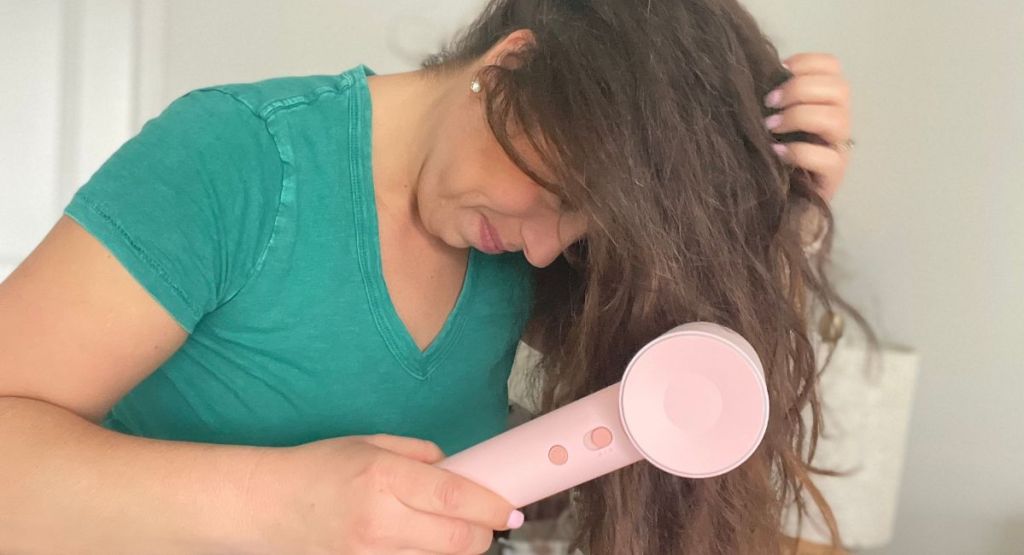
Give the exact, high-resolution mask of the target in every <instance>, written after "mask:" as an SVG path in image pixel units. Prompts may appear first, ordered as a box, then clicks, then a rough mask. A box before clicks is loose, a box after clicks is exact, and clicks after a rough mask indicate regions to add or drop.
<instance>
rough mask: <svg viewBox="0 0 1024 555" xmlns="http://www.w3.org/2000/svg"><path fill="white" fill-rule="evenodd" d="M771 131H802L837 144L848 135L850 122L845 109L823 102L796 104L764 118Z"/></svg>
mask: <svg viewBox="0 0 1024 555" xmlns="http://www.w3.org/2000/svg"><path fill="white" fill-rule="evenodd" d="M773 122H776V125H775V126H773V127H771V128H770V130H771V132H772V133H775V134H779V133H789V132H791V131H804V132H807V133H813V134H815V135H818V136H819V137H821V138H822V139H824V140H825V141H827V142H829V143H830V144H838V143H841V142H843V141H845V140H846V139H847V137H849V136H850V122H849V119H848V117H847V115H846V110H844V109H843V108H841V107H839V106H831V105H823V104H798V105H796V106H790V107H789V108H786V109H785V110H783V111H781V112H779V113H777V114H773V115H771V116H768V117H767V118H765V125H770V124H771V123H773Z"/></svg>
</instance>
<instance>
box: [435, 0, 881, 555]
mask: <svg viewBox="0 0 1024 555" xmlns="http://www.w3.org/2000/svg"><path fill="white" fill-rule="evenodd" d="M519 29H528V30H530V31H531V32H532V33H533V37H534V40H533V41H532V42H531V43H530V45H529V46H528V47H526V48H524V49H522V50H521V51H519V52H516V53H515V54H514V55H515V56H516V57H517V58H518V61H517V63H516V64H514V67H511V68H510V67H509V66H508V65H507V64H502V65H492V66H488V67H486V68H485V71H484V72H482V73H481V75H480V77H481V80H482V83H483V85H484V87H485V88H486V103H487V117H488V120H489V123H490V126H491V128H492V129H493V131H494V134H495V136H496V137H497V139H498V140H499V142H500V143H501V144H502V146H503V147H504V149H505V151H506V152H507V153H508V155H509V156H510V158H511V159H512V160H513V161H515V162H516V163H517V164H518V165H519V167H521V168H522V169H523V171H524V172H526V173H527V174H528V175H530V177H532V178H533V179H535V180H536V181H537V182H538V183H540V184H541V185H543V186H544V187H546V188H548V189H550V190H551V191H554V192H556V193H557V194H558V195H559V196H560V197H561V198H562V199H563V201H564V202H565V203H566V205H568V206H570V207H572V208H574V209H578V210H581V211H583V213H584V214H585V215H586V216H587V217H588V219H589V221H590V222H591V224H592V225H591V227H590V229H589V231H588V234H587V235H586V237H585V239H584V240H582V241H580V242H578V243H576V244H575V245H573V247H571V248H570V250H568V251H566V253H564V255H563V256H562V257H559V258H558V259H557V260H556V261H555V263H553V264H552V265H551V266H549V267H547V268H544V269H539V270H536V272H535V276H536V295H535V306H534V308H533V313H532V316H531V319H530V322H529V323H528V325H527V333H526V337H527V339H528V343H529V344H530V345H532V346H533V347H535V348H536V349H537V350H538V351H540V352H541V353H542V354H543V359H542V360H541V362H540V364H539V366H538V367H537V369H538V373H537V375H538V376H539V377H540V379H541V385H540V387H541V388H542V391H543V395H542V407H541V408H542V410H544V411H548V410H552V409H554V408H557V407H559V406H562V405H564V404H566V403H569V402H571V401H573V400H576V399H578V398H580V397H583V396H585V395H587V394H590V393H593V392H594V391H597V390H599V389H601V388H604V387H606V386H608V385H610V384H612V383H614V382H616V381H618V380H619V379H621V377H622V372H623V370H624V368H625V366H626V364H627V363H628V362H629V360H630V358H631V357H632V356H633V354H634V353H636V351H637V350H638V349H639V348H640V347H642V346H643V345H644V344H646V343H647V342H648V341H650V340H651V339H653V338H655V337H657V336H658V335H660V334H661V333H664V332H665V331H667V330H668V329H671V328H672V327H674V326H676V325H678V324H680V323H684V322H689V321H696V320H703V321H711V322H716V323H719V324H722V325H724V326H727V327H729V328H731V329H733V330H735V331H737V332H738V333H740V334H741V335H743V336H744V337H745V338H746V339H747V340H748V341H750V343H751V344H752V345H753V346H754V348H755V350H756V351H757V353H758V355H759V356H760V358H761V360H762V362H763V365H764V369H765V378H766V381H767V385H768V390H769V395H770V397H771V406H770V424H769V427H768V430H767V432H766V434H765V437H764V440H763V442H762V444H761V446H760V447H759V449H758V450H757V451H756V452H755V453H754V455H753V456H752V457H751V458H750V459H748V460H747V461H746V462H745V463H744V464H743V465H741V466H740V467H739V468H737V469H735V470H733V471H731V472H729V473H727V474H725V475H722V476H718V477H714V478H708V479H700V480H691V479H684V478H680V477H676V476H673V475H669V474H667V473H664V472H661V471H659V470H657V469H656V468H654V467H653V466H652V465H650V464H648V463H646V462H641V463H638V464H635V465H632V466H629V467H627V468H624V469H622V470H619V471H617V472H615V473H612V474H609V475H607V476H605V477H603V478H600V479H598V480H595V481H592V482H590V483H587V484H584V485H582V486H580V487H578V488H576V489H575V490H574V492H573V493H574V500H575V505H576V510H577V515H578V523H579V526H578V530H577V535H576V537H575V545H574V547H580V548H581V549H583V550H585V551H588V552H590V553H593V554H616V555H617V554H632V553H650V554H670V553H671V554H675V553H693V554H712V553H716V554H717V553H722V554H736V553H773V554H774V553H779V552H780V551H781V550H782V549H783V546H784V536H783V535H782V530H781V528H782V526H781V524H780V522H781V516H782V514H783V510H784V508H785V507H786V506H787V505H789V504H795V506H796V507H797V508H798V511H799V514H800V515H801V516H802V515H804V514H805V513H806V512H807V507H806V503H805V502H804V495H803V494H808V495H809V496H810V497H811V498H812V499H813V500H814V502H815V504H816V505H817V507H818V509H819V510H820V511H821V513H822V514H823V515H824V517H825V520H826V521H827V524H828V525H829V527H830V529H831V531H832V539H833V544H834V545H836V546H838V545H839V544H840V541H841V540H840V538H839V534H838V530H837V529H836V525H835V520H834V518H833V517H832V514H831V511H830V510H829V508H828V504H827V502H826V501H825V500H824V499H823V498H822V496H821V495H820V493H819V492H818V490H817V489H816V488H815V487H814V484H813V483H812V482H811V480H810V474H811V473H816V472H820V473H829V471H825V470H823V469H817V468H815V467H813V466H812V465H811V460H812V459H813V455H814V447H815V443H816V441H817V438H818V437H819V436H820V434H821V407H820V398H819V390H818V379H819V372H820V371H821V370H823V369H824V366H827V359H828V358H830V357H826V361H825V364H824V365H822V366H823V367H822V368H821V369H820V370H819V368H818V362H819V361H818V357H817V355H816V353H815V347H814V344H812V340H811V333H810V331H809V320H810V319H811V314H812V306H819V307H823V308H824V310H826V311H839V310H840V309H841V310H842V311H844V312H846V313H847V314H850V315H852V316H853V318H854V319H855V320H856V322H857V323H858V324H859V325H860V327H861V328H862V329H863V330H864V331H865V332H867V333H866V336H867V337H868V339H869V341H870V344H871V345H872V346H874V347H875V348H877V340H876V339H875V335H874V334H873V332H871V329H870V327H869V326H868V324H867V322H865V321H864V319H863V318H862V317H861V315H860V314H859V313H858V312H857V311H856V310H855V309H854V308H853V307H851V306H849V305H848V304H847V303H846V302H845V301H843V300H842V299H841V298H840V297H839V296H838V294H837V293H836V292H835V291H834V289H833V287H832V285H831V284H830V282H829V279H828V277H827V275H826V268H827V267H828V262H829V252H830V250H831V245H832V236H833V234H834V230H835V226H834V225H833V219H832V213H831V212H830V210H829V207H828V204H827V203H826V202H824V201H823V200H822V199H821V198H820V197H819V196H818V194H817V193H816V192H815V185H814V184H813V182H812V180H811V176H810V175H809V174H808V173H807V172H805V171H803V170H800V169H796V168H793V167H790V166H787V165H786V164H785V163H784V162H783V161H782V160H780V158H779V157H778V156H777V155H776V154H775V153H774V151H773V150H772V148H771V145H772V143H773V142H774V140H773V137H772V135H771V133H770V132H769V131H768V130H767V129H766V128H765V127H764V125H763V123H762V120H763V118H764V117H765V116H766V115H767V114H768V113H769V112H767V109H766V108H765V107H764V106H763V103H762V98H763V97H764V96H765V95H766V94H767V93H768V92H769V91H770V90H772V89H773V88H774V87H775V86H777V85H778V84H779V83H780V82H781V81H783V80H785V78H786V77H787V76H788V72H786V70H785V68H784V67H783V66H782V65H781V63H780V61H779V56H778V52H777V50H776V49H775V47H774V46H773V45H772V43H771V41H770V40H769V39H768V38H767V37H766V36H765V35H764V34H763V33H762V31H761V30H760V29H759V27H758V25H757V23H756V22H755V21H754V19H753V17H752V16H751V15H750V14H749V13H748V12H747V11H746V9H745V8H743V7H742V6H741V5H740V4H739V2H737V1H736V0H648V1H644V2H629V1H624V0H494V1H492V2H490V3H489V4H488V5H487V6H486V8H485V9H484V11H483V13H482V14H480V16H479V17H478V18H477V19H476V20H475V21H474V22H473V23H472V24H471V25H470V26H468V27H467V28H465V29H464V30H463V31H462V32H461V33H460V34H459V35H458V36H457V37H456V38H455V40H454V41H452V42H451V44H449V45H448V46H447V47H445V48H443V49H442V50H441V51H440V52H439V53H437V54H435V55H433V56H431V57H430V58H428V59H427V60H426V61H424V62H423V67H424V68H426V69H428V70H431V71H442V72H443V71H446V70H451V69H459V68H463V67H465V66H466V65H467V64H469V63H472V62H474V61H475V60H477V59H479V57H480V56H482V55H484V54H485V53H486V52H487V51H488V50H489V48H490V47H492V46H493V45H494V44H496V43H497V42H498V41H500V40H501V39H503V38H504V37H506V36H507V35H508V34H510V33H511V32H513V31H516V30H519ZM519 129H521V130H529V131H530V132H529V133H528V135H529V139H530V143H531V146H532V147H533V148H534V149H536V151H537V152H539V153H540V157H541V160H542V163H543V164H544V165H545V167H547V168H553V169H554V174H555V178H554V179H553V180H552V179H545V178H544V177H543V176H542V175H540V173H539V172H537V171H535V170H536V168H531V167H530V165H529V164H527V163H526V162H525V160H524V157H523V156H522V155H521V154H520V153H519V152H517V150H516V148H514V146H513V141H512V140H511V136H512V135H513V134H514V132H515V130H519ZM808 214H811V215H813V216H816V217H818V218H820V219H821V220H822V221H826V222H827V223H828V226H829V232H828V234H827V235H826V236H825V239H824V242H823V244H822V247H821V249H820V251H819V252H818V254H817V255H815V256H813V257H809V256H808V255H806V254H805V252H804V250H803V248H802V247H803V245H804V244H806V242H807V238H806V232H805V230H806V225H805V223H804V222H806V221H807V215H808ZM815 302H817V303H819V304H818V305H815ZM808 404H809V405H810V410H809V412H810V414H811V415H812V418H811V419H810V422H807V421H806V419H805V418H802V417H801V413H802V412H807V411H804V410H803V409H804V408H805V407H807V406H808ZM807 444H809V445H810V448H809V451H808V449H807V448H806V445H807ZM801 446H804V447H801Z"/></svg>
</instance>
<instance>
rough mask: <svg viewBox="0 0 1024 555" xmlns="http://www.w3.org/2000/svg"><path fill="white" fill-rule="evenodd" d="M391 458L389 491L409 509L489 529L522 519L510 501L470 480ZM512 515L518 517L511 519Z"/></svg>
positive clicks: (445, 471) (518, 522)
mask: <svg viewBox="0 0 1024 555" xmlns="http://www.w3.org/2000/svg"><path fill="white" fill-rule="evenodd" d="M393 462H394V466H393V467H392V468H391V473H392V474H391V478H390V483H391V488H392V493H393V494H394V495H395V497H397V498H398V500H399V501H401V502H402V503H404V504H405V505H406V506H408V507H410V508H412V509H416V510H418V511H423V512H427V513H432V514H436V515H441V516H447V517H452V518H459V519H462V520H468V521H470V522H475V523H477V524H480V525H483V526H487V527H488V528H490V529H492V530H506V529H508V528H509V526H510V524H511V525H515V526H518V524H521V523H522V513H518V511H515V507H514V506H513V505H512V504H511V503H509V502H508V501H506V500H505V499H504V498H502V497H501V496H500V495H498V494H497V493H494V492H493V491H491V490H489V489H487V488H485V487H483V486H481V485H479V484H477V483H475V482H473V481H471V480H468V479H466V478H464V477H462V476H459V475H458V474H455V473H452V472H449V471H447V470H444V469H441V468H437V467H434V466H430V465H424V464H421V463H418V462H415V461H410V460H408V459H399V460H396V461H393ZM513 511H515V513H518V515H516V514H515V513H513ZM513 515H515V516H516V518H517V519H518V521H516V522H513V521H512V520H511V517H513Z"/></svg>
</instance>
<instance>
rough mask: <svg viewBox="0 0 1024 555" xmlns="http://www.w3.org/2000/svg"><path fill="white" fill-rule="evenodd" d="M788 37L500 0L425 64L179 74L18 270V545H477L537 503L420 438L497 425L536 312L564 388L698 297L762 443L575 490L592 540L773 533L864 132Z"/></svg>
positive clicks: (538, 0)
mask: <svg viewBox="0 0 1024 555" xmlns="http://www.w3.org/2000/svg"><path fill="white" fill-rule="evenodd" d="M789 69H790V70H791V72H792V75H793V77H792V78H791V79H788V80H786V81H785V83H784V84H783V85H782V86H781V87H779V88H778V89H777V92H774V93H771V91H772V89H773V88H774V86H775V85H777V84H779V82H780V81H782V79H779V76H780V75H782V76H785V75H786V74H785V73H784V69H783V67H781V66H780V64H779V61H778V57H777V54H776V52H775V50H774V48H773V47H772V46H771V45H770V43H769V42H768V41H767V40H766V39H765V38H764V37H763V36H762V35H761V33H760V31H759V30H758V28H757V26H756V24H755V23H754V21H753V20H752V19H751V17H750V16H749V15H748V14H747V13H746V12H745V11H744V10H743V9H742V8H741V7H740V6H739V5H738V4H737V3H736V2H734V1H731V0H694V1H688V2H680V1H669V0H662V1H651V2H646V3H643V2H642V3H639V4H636V5H634V4H633V3H628V2H617V1H614V0H605V1H602V0H594V1H590V2H583V1H576V2H570V1H565V0H496V1H494V2H492V3H491V4H490V5H488V7H487V8H486V9H485V11H484V12H483V13H482V14H481V16H480V17H479V18H478V19H477V21H476V22H475V23H474V24H473V25H472V26H470V27H469V28H468V29H467V30H466V32H465V33H463V35H462V36H461V37H460V38H459V39H458V40H456V41H455V42H454V43H453V44H452V45H451V47H450V48H449V49H446V50H445V51H443V52H442V53H440V54H438V55H437V56H434V57H432V58H431V59H429V60H427V62H426V63H425V64H424V67H423V68H422V69H421V70H419V71H415V72H409V73H402V74H396V75H376V74H375V73H374V72H373V71H372V70H370V69H369V68H368V67H366V66H362V65H361V66H358V67H355V68H352V69H350V70H348V71H346V72H344V73H342V74H340V75H333V76H307V77H286V78H280V79H272V80H267V81H261V82H258V83H236V84H230V85H222V86H213V87H207V88H204V89H199V90H196V91H192V92H190V93H189V94H187V95H184V96H182V97H181V98H179V99H177V100H176V101H175V102H173V103H172V104H171V105H170V106H169V107H168V108H167V109H166V110H165V111H164V112H163V113H162V114H161V115H160V116H159V117H157V118H155V119H154V120H151V121H150V122H148V123H147V125H146V126H145V127H144V128H143V130H142V131H141V132H140V133H139V135H138V136H136V137H134V138H133V139H131V140H130V141H128V142H127V143H126V144H125V145H123V146H122V148H121V149H119V150H118V152H117V153H115V154H114V155H113V156H112V157H111V158H110V159H109V160H108V161H107V162H106V163H105V164H104V165H103V167H102V168H101V169H100V170H99V171H98V172H97V173H96V174H95V175H93V176H92V178H91V179H90V180H89V182H88V183H86V184H85V185H84V186H83V187H82V188H81V189H80V190H79V192H78V193H77V194H76V196H75V198H74V199H73V200H72V202H71V203H70V204H69V205H68V207H67V209H66V215H65V217H63V218H62V219H61V220H60V221H59V222H58V223H57V224H56V226H55V227H54V229H53V230H52V231H51V233H50V234H49V235H48V236H47V237H46V238H45V239H44V241H43V242H42V243H41V244H40V245H39V247H38V248H37V249H36V250H35V251H34V252H33V253H32V254H31V256H29V258H28V259H27V260H26V261H25V262H24V263H23V264H22V265H21V266H20V267H19V268H18V269H17V270H16V271H15V272H14V273H13V274H12V275H11V276H10V278H9V279H8V280H7V281H6V282H4V284H3V285H2V288H0V395H2V396H3V397H2V398H0V413H2V415H3V417H2V418H0V443H2V445H3V451H4V453H5V456H4V457H3V458H2V459H0V491H3V495H2V496H0V538H3V539H2V540H0V543H2V545H0V551H5V552H7V551H13V552H90V551H96V552H105V553H109V552H136V553H138V552H146V553H153V552H164V551H166V552H245V553H300V552H316V553H320V552H330V553H479V552H482V551H484V550H485V549H486V548H487V547H488V545H489V544H490V542H491V538H492V534H493V531H494V530H505V529H508V528H511V527H516V526H518V525H520V524H521V523H522V513H520V512H518V511H515V510H514V509H515V508H514V507H512V506H511V505H509V504H508V503H507V502H506V501H505V500H504V499H502V498H500V497H499V496H498V495H496V494H495V493H493V492H490V491H487V490H485V489H483V488H481V487H479V486H476V485H475V484H473V483H471V482H468V481H466V480H464V479H461V478H459V477H458V476H455V475H452V474H449V473H447V472H445V471H442V470H439V469H437V468H435V467H433V466H432V465H431V463H434V462H436V461H438V460H440V459H441V458H442V457H443V456H444V455H445V454H451V453H453V452H456V451H458V450H460V449H462V448H465V447H468V446H469V445H472V444H474V443H477V442H479V441H482V440H484V439H486V438H487V437H490V436H492V435H494V434H496V433H499V432H500V431H502V429H503V427H504V423H505V417H506V412H507V398H506V396H507V392H506V385H505V383H506V378H507V376H508V371H509V369H510V365H511V363H512V357H513V353H514V350H515V346H516V344H517V342H518V341H519V339H520V338H521V337H522V338H523V339H524V340H525V341H526V342H527V343H528V344H530V345H532V346H534V347H535V348H537V349H538V350H539V351H540V352H541V353H543V354H544V355H545V358H544V362H543V364H542V366H541V369H542V370H544V372H543V387H544V391H545V395H544V401H545V408H546V409H550V408H553V407H555V406H558V405H560V404H564V403H565V402H568V401H570V400H572V399H575V398H578V397H580V396H583V395H585V394H587V393H589V392H592V391H594V390H596V389H598V388H600V387H603V386H605V385H607V384H609V383H612V382H613V381H615V380H617V379H619V377H620V375H621V371H622V369H623V368H624V366H625V363H626V362H627V361H628V358H629V357H630V356H631V354H632V353H633V352H635V350H636V349H637V348H638V347H639V346H641V345H642V344H644V343H645V342H646V341H648V340H650V339H651V338H653V337H654V336H656V335H658V334H660V333H662V332H664V331H665V330H667V329H669V328H671V327H673V326H674V325H677V324H678V323H681V322H686V321H691V320H709V321H715V322H718V323H721V324H723V325H726V326H729V327H731V328H732V329H734V330H736V331H738V332H739V333H741V334H742V335H744V336H745V337H746V338H747V339H748V340H750V342H751V343H752V344H753V345H754V346H755V348H756V349H757V350H758V353H759V354H760V356H761V358H762V359H763V361H764V364H765V369H766V379H767V383H768V386H769V389H770V395H771V399H772V407H771V411H772V415H771V424H770V426H769V429H768V432H767V434H766V436H765V439H764V442H763V444H762V446H761V448H760V449H759V450H758V451H757V452H756V453H755V454H754V456H753V457H752V458H751V459H750V460H749V461H748V462H747V463H745V464H744V465H743V466H742V467H740V468H738V469H736V470H735V471H733V472H731V473H729V474H727V475H725V476H722V477H718V478H713V479H707V480H700V481H691V480H683V479H679V478H675V477H672V476H669V475H666V474H664V473H660V472H658V471H656V470H654V469H653V468H651V467H650V466H649V465H646V464H638V465H634V466H633V467H630V468H628V469H626V470H623V471H621V472H618V473H615V474H613V475H611V476H608V477H605V478H603V479H601V480H597V481H595V482H593V483H590V484H587V485H585V486H584V487H581V488H579V491H578V493H579V495H578V499H577V501H578V504H579V507H578V509H579V514H580V516H581V526H580V535H579V538H578V540H579V541H580V545H581V546H582V547H583V548H584V549H586V550H588V551H589V552H590V553H659V554H660V553H680V552H687V553H739V552H743V553H752V552H761V551H763V552H765V553H768V552H773V553H774V552H778V548H779V542H780V537H779V531H778V529H779V525H778V522H779V511H780V508H781V507H782V505H783V504H784V503H785V502H786V500H787V499H789V498H790V497H791V496H792V495H793V494H794V493H795V492H799V490H800V488H801V487H811V488H813V486H811V484H810V483H809V482H808V481H807V471H808V468H809V467H808V465H807V464H806V463H805V462H804V461H802V459H801V456H800V454H799V451H798V450H797V448H796V446H797V445H800V444H801V443H800V442H802V441H803V440H804V438H805V435H806V434H805V425H804V423H803V422H801V421H800V420H799V411H800V409H801V408H802V407H804V406H805V405H806V404H807V403H811V406H812V407H813V408H814V409H815V415H816V412H817V394H816V389H815V384H816V380H815V377H816V376H815V371H816V368H815V360H814V355H813V352H812V350H811V348H810V344H809V340H808V332H807V314H808V312H807V310H808V304H809V303H808V302H807V301H808V298H807V297H806V295H807V294H808V293H810V294H813V296H814V297H813V298H815V299H817V300H819V301H821V302H823V303H824V304H825V306H827V307H830V306H832V305H833V304H842V303H841V301H840V300H839V299H838V298H837V297H836V295H835V293H834V292H833V291H832V289H831V288H830V286H829V283H828V281H827V279H826V277H825V276H824V275H823V273H822V268H823V264H824V261H825V258H826V256H827V252H828V249H829V245H830V243H831V234H828V235H826V236H825V239H824V242H823V248H822V250H821V251H819V255H818V256H817V257H816V258H814V259H813V261H815V265H813V266H812V264H811V262H812V260H809V259H807V258H805V253H804V252H803V246H805V245H806V243H807V241H806V237H805V236H804V235H806V233H805V230H806V227H805V226H804V227H802V226H803V224H802V223H801V222H803V221H804V220H805V218H804V215H805V214H811V215H816V216H820V217H821V218H822V219H823V220H824V221H826V222H829V223H830V222H831V214H830V212H829V210H828V205H827V203H826V201H827V200H828V199H829V198H831V196H832V195H833V194H834V192H835V190H836V187H837V185H838V183H839V181H840V180H841V179H842V175H843V172H844V171H845V167H846V163H847V159H846V155H845V151H843V150H842V149H839V148H838V147H837V146H836V145H839V144H842V143H843V142H844V141H846V140H847V139H848V138H849V137H848V131H849V130H848V95H847V91H846V84H845V81H844V80H843V78H842V76H841V75H840V73H839V67H838V64H837V63H836V62H835V60H834V59H833V58H832V57H830V56H827V55H816V54H806V55H799V56H795V57H793V58H790V59H789ZM766 99H770V100H773V101H774V104H775V106H774V109H772V108H771V107H768V106H765V105H764V102H766V101H767V100H766ZM779 110H781V111H779ZM776 111H779V114H780V117H777V118H769V119H770V120H777V121H771V122H770V123H777V124H776V125H775V126H774V127H770V128H768V127H766V124H765V121H764V120H763V118H764V116H766V115H768V114H771V113H773V112H776ZM795 131H804V132H808V133H813V134H816V135H818V136H819V137H821V139H823V141H824V142H825V143H827V145H831V146H832V148H829V146H823V145H822V144H814V143H812V142H795V143H790V144H789V145H788V148H787V149H786V150H785V151H784V152H781V153H778V154H777V149H779V148H780V145H779V144H778V143H776V142H775V141H774V140H773V136H772V134H773V133H776V134H779V133H787V132H795ZM520 251H521V252H520ZM844 306H845V305H844ZM817 434H818V429H817V418H815V420H814V423H813V426H812V428H811V438H812V439H813V438H814V437H816V436H817ZM823 506H824V505H823ZM826 513H827V511H826ZM55 532H56V533H55Z"/></svg>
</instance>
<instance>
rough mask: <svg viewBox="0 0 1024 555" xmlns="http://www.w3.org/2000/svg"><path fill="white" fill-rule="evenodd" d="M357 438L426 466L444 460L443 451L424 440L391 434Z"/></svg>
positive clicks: (434, 444)
mask: <svg viewBox="0 0 1024 555" xmlns="http://www.w3.org/2000/svg"><path fill="white" fill-rule="evenodd" d="M359 438H360V439H362V440H363V441H365V442H366V443H369V444H371V445H375V446H377V447H380V448H381V449H385V450H387V451H391V452H392V453H395V454H397V455H401V456H403V457H407V458H410V459H414V460H417V461H420V462H424V463H427V464H433V463H435V462H437V461H439V460H441V459H443V458H444V451H442V450H441V448H440V447H438V446H437V444H436V443H434V442H432V441H427V440H425V439H418V438H414V437H402V436H395V435H391V434H374V435H368V436H359Z"/></svg>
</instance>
